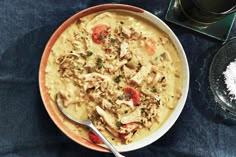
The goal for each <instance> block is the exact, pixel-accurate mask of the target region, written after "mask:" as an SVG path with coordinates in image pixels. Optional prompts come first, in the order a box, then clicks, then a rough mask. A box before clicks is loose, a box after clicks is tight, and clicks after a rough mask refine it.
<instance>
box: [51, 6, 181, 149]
mask: <svg viewBox="0 0 236 157" xmlns="http://www.w3.org/2000/svg"><path fill="white" fill-rule="evenodd" d="M182 83H183V72H182V65H181V61H180V57H179V55H178V53H177V50H176V48H175V47H174V45H173V43H172V41H171V40H170V39H169V37H168V36H167V35H166V34H165V33H164V32H162V31H161V30H160V29H159V28H157V27H156V26H154V25H153V24H152V23H150V22H148V21H147V20H145V19H143V18H140V17H138V16H135V15H133V14H130V13H124V12H119V11H104V12H98V13H95V14H91V15H88V16H85V17H83V18H81V19H78V20H77V21H76V22H74V23H73V24H71V25H70V26H69V27H68V28H67V29H66V30H65V31H64V32H63V33H62V34H61V35H60V37H59V38H58V39H57V41H56V42H55V44H54V45H53V47H52V49H51V52H50V55H49V58H48V63H47V67H46V86H47V88H48V92H49V95H50V98H51V99H50V101H51V102H50V104H51V106H52V107H53V109H54V110H55V111H56V113H57V115H58V116H59V117H60V119H61V120H62V121H63V123H64V124H65V125H66V126H67V127H69V128H70V129H71V130H72V131H73V132H74V133H75V134H78V135H80V136H82V137H84V138H86V139H88V140H91V141H93V142H95V143H99V142H97V141H96V140H95V141H94V139H91V137H90V135H89V132H90V131H89V130H88V129H87V128H85V127H83V126H80V125H75V124H73V123H71V122H69V121H68V120H66V118H64V117H63V116H62V115H61V114H60V112H59V111H58V109H57V107H56V105H55V98H56V95H57V94H58V95H60V97H61V99H63V102H64V107H65V109H66V111H67V112H68V113H70V114H71V115H72V116H74V117H76V118H78V119H87V118H90V119H91V120H92V121H93V123H94V124H95V126H96V127H97V128H98V129H99V130H100V131H101V132H102V133H103V134H104V135H105V136H106V137H107V138H108V140H109V141H110V142H111V143H113V144H115V145H121V144H128V143H132V142H135V141H138V140H141V139H143V138H145V137H147V136H149V135H150V134H152V133H153V132H154V131H156V130H158V128H159V127H160V126H161V125H162V124H163V123H164V122H165V121H166V119H167V118H168V117H169V116H170V114H171V113H172V112H173V110H174V108H175V106H176V104H177V103H178V100H179V98H180V97H181V94H182Z"/></svg>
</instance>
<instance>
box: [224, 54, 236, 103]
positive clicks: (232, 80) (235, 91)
mask: <svg viewBox="0 0 236 157" xmlns="http://www.w3.org/2000/svg"><path fill="white" fill-rule="evenodd" d="M223 75H224V77H225V84H226V87H227V91H228V92H229V97H230V100H231V101H232V100H236V59H235V60H234V61H233V62H231V63H230V64H229V65H228V66H227V68H226V70H225V71H224V72H223Z"/></svg>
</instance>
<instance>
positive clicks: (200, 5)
mask: <svg viewBox="0 0 236 157" xmlns="http://www.w3.org/2000/svg"><path fill="white" fill-rule="evenodd" d="M178 1H179V5H180V6H181V9H182V11H183V13H184V14H185V15H186V16H187V17H189V18H190V19H192V20H194V21H197V22H202V23H212V22H216V21H217V20H219V19H221V18H223V17H225V16H226V15H228V14H229V11H230V10H232V9H233V8H234V7H235V5H236V0H178Z"/></svg>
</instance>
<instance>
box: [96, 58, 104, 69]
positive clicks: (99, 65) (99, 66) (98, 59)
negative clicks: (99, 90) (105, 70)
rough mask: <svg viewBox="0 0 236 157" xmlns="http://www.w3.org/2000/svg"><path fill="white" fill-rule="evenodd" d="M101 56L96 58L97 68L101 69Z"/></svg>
mask: <svg viewBox="0 0 236 157" xmlns="http://www.w3.org/2000/svg"><path fill="white" fill-rule="evenodd" d="M102 62H103V61H102V58H100V57H98V58H97V67H98V69H101V68H102V67H103V64H102Z"/></svg>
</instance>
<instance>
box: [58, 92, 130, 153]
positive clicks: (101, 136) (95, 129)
mask: <svg viewBox="0 0 236 157" xmlns="http://www.w3.org/2000/svg"><path fill="white" fill-rule="evenodd" d="M56 104H57V106H58V107H59V109H60V111H61V112H62V113H63V114H64V115H65V116H66V117H67V118H69V119H70V120H72V121H74V122H76V123H78V124H82V125H86V126H88V127H89V128H90V129H92V130H93V132H94V133H96V134H97V135H98V136H99V138H100V139H101V140H102V141H103V142H104V144H105V145H106V146H107V147H108V148H109V149H110V151H111V152H112V153H113V154H114V155H115V156H116V157H125V156H123V155H121V154H120V153H119V152H118V151H117V150H116V149H115V147H114V146H113V145H112V144H111V143H110V142H109V141H108V140H107V139H106V138H105V137H104V136H103V135H102V134H101V133H100V132H99V131H98V129H97V128H96V127H95V126H94V125H93V123H92V121H91V120H89V119H87V120H78V119H75V118H74V117H72V116H71V115H69V114H68V113H66V112H65V110H64V107H63V103H62V99H61V94H60V93H57V95H56Z"/></svg>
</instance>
